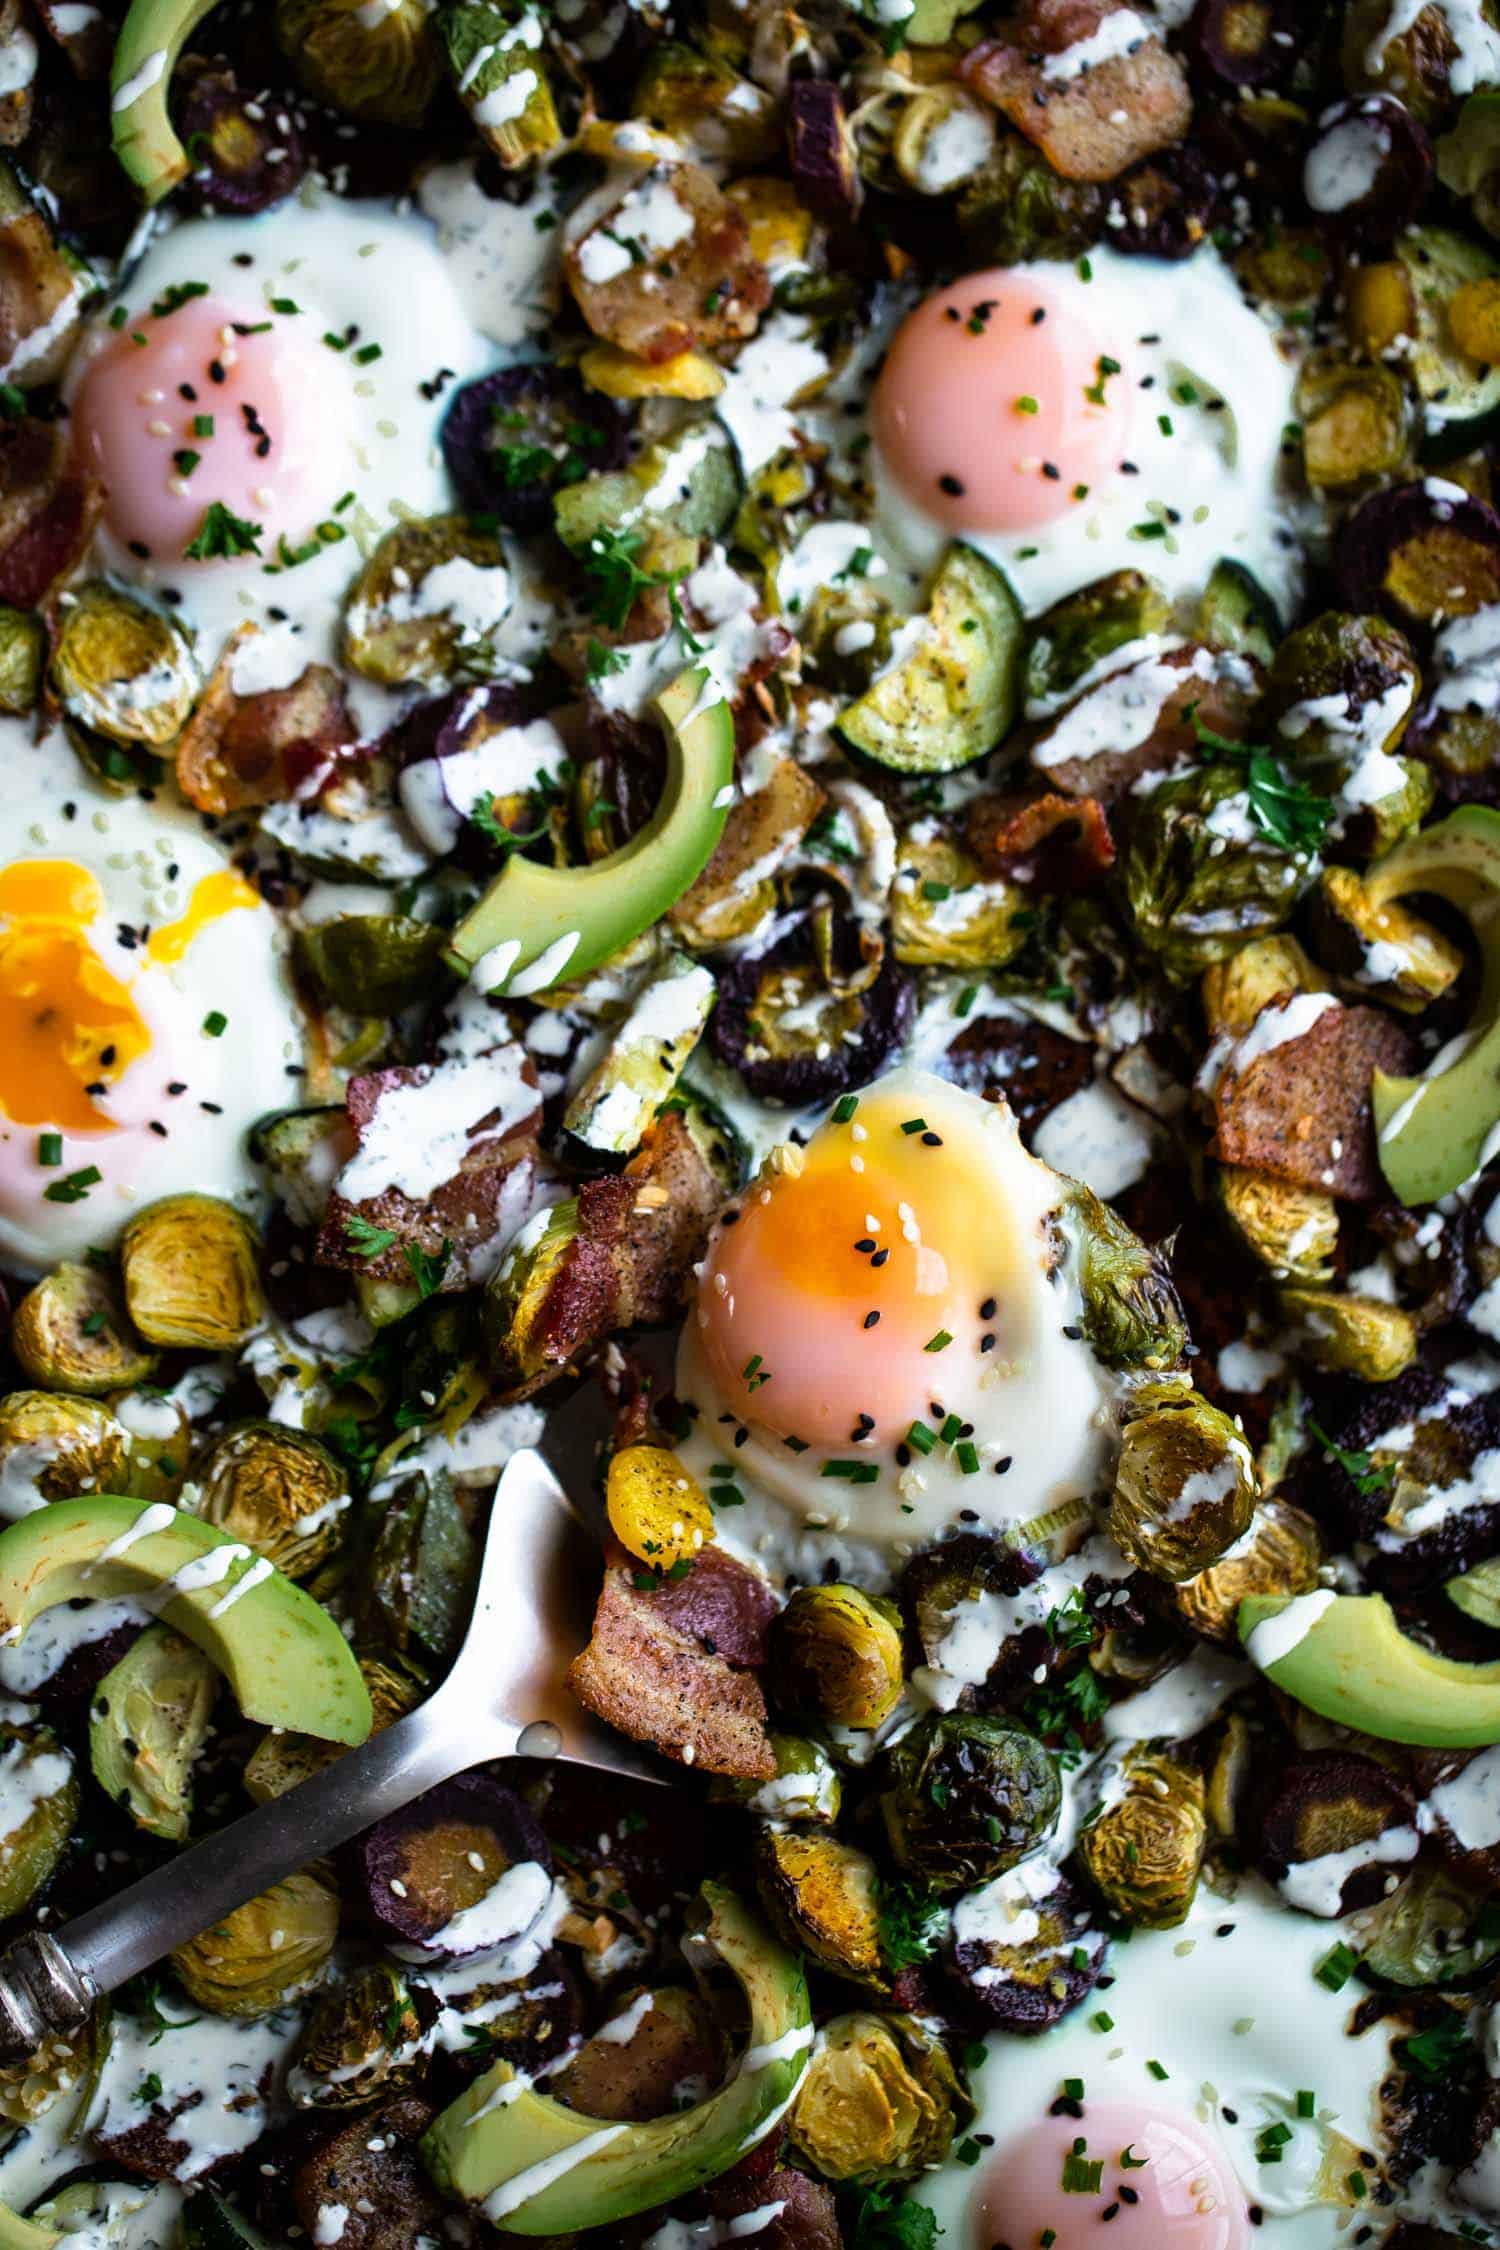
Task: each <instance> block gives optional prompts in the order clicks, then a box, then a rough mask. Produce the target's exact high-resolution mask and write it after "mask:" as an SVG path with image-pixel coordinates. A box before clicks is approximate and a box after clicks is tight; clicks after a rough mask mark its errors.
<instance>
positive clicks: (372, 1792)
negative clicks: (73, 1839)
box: [0, 1683, 519, 2063]
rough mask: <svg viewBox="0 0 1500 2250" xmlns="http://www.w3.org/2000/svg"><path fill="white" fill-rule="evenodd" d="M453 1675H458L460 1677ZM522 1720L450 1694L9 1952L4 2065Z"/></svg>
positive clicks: (497, 1753) (494, 1750)
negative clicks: (463, 1702)
mask: <svg viewBox="0 0 1500 2250" xmlns="http://www.w3.org/2000/svg"><path fill="white" fill-rule="evenodd" d="M450 1684H451V1683H450ZM518 1733H519V1730H518V1729H517V1728H515V1727H513V1726H510V1725H508V1723H507V1722H506V1721H504V1720H497V1719H494V1718H493V1717H491V1715H490V1714H489V1713H487V1712H482V1711H479V1712H476V1711H475V1709H474V1707H473V1704H472V1702H471V1703H469V1706H468V1708H467V1709H461V1708H460V1706H459V1702H458V1699H457V1698H455V1697H452V1696H450V1695H448V1694H445V1693H443V1692H441V1691H440V1692H439V1693H438V1694H437V1695H435V1696H433V1697H432V1698H431V1700H430V1701H429V1702H427V1703H425V1704H423V1706H422V1707H421V1709H420V1710H417V1711H413V1712H411V1713H409V1714H408V1716H407V1717H406V1718H404V1719H399V1720H398V1721H397V1722H396V1724H395V1725H394V1726H391V1727H387V1728H386V1729H385V1731H384V1733H382V1734H376V1735H372V1736H371V1737H370V1739H369V1741H368V1742H366V1743H364V1744H362V1745H361V1747H360V1748H359V1749H357V1750H350V1751H346V1752H345V1753H344V1754H343V1755H342V1756H341V1757H338V1758H335V1759H334V1760H333V1761H332V1763H331V1764H329V1765H327V1766H325V1767H324V1768H323V1770H322V1772H321V1773H316V1774H313V1775H312V1776H311V1777H310V1778H309V1779H308V1780H306V1781H303V1782H299V1783H298V1785H297V1787H296V1788H295V1789H290V1790H288V1791H287V1792H286V1794H285V1795H284V1796H281V1797H276V1798H273V1799H272V1800H271V1802H270V1803H269V1804H264V1805H260V1806H258V1807H257V1808H256V1810H255V1811H254V1812H252V1813H247V1814H246V1815H245V1816H244V1818H243V1819H241V1820H236V1821H232V1822H231V1823H230V1824H229V1826H228V1827H227V1828H221V1829H220V1830H219V1831H218V1832H217V1833H216V1834H215V1835H212V1836H206V1837H204V1839H203V1841H202V1843H199V1844H194V1845H193V1846H192V1848H191V1850H189V1851H186V1852H182V1853H179V1855H178V1856H177V1858H175V1859H174V1860H171V1861H170V1862H169V1863H168V1864H167V1865H166V1866H164V1867H158V1868H153V1869H152V1871H151V1872H150V1874H148V1875H143V1876H142V1877H141V1878H140V1880H139V1881H138V1882H135V1883H132V1884H131V1885H130V1886H129V1888H128V1889H126V1890H123V1891H120V1892H119V1893H118V1894H117V1895H116V1896H115V1897H113V1898H110V1899H106V1900H105V1901H104V1902H103V1903H102V1904H101V1905H99V1906H95V1907H91V1908H90V1909H89V1911H88V1912H87V1913H86V1914H80V1915H78V1916H76V1917H75V1919H74V1920H73V1921H71V1922H68V1923H65V1924H64V1926H63V1927H62V1928H61V1929H60V1930H57V1931H53V1932H46V1931H35V1932H32V1933H30V1934H28V1935H27V1936H25V1937H22V1938H20V1939H18V1940H17V1942H16V1943H15V1944H14V1945H12V1946H10V1947H9V1948H7V1950H6V1952H5V1953H4V1954H3V1955H0V2063H9V2062H16V2061H20V2060H21V2059H22V2058H23V2057H24V2056H26V2055H29V2054H32V2053H34V2052H35V2050H36V2048H37V2047H38V2046H39V2045H40V2043H41V2041H42V2040H43V2039H44V2038H45V2037H46V2036H47V2034H48V2033H49V2032H58V2033H63V2034H66V2033H68V2032H72V2031H76V2030H77V2029H78V2028H79V2027H80V2025H82V2024H83V2023H84V2022H85V2021H86V2020H87V2018H88V2016H89V2015H90V2013H91V2012H92V2009H93V2006H94V2003H95V2001H96V2000H98V1998H99V1997H100V1995H101V1994H103V1993H106V1992H113V1991H114V1990H115V1989H116V1987H117V1986H119V1985H122V1984H124V1983H125V1982H126V1980H127V1979H128V1978H130V1977H133V1976H135V1975H137V1974H138V1973H139V1971H140V1970H142V1969H146V1968H149V1967H150V1966H151V1964H152V1962H153V1961H160V1960H161V1959H162V1958H163V1957H164V1956H165V1955H166V1954H168V1953H170V1952H171V1951H172V1948H173V1947H174V1946H177V1945H182V1944H185V1943H186V1942H187V1940H188V1939H190V1938H194V1937H196V1936H197V1935H198V1934H199V1932H200V1931H202V1930H206V1929H208V1928H210V1927H211V1925H212V1924H213V1923H215V1922H217V1921H221V1920H222V1919H223V1917H224V1916H225V1915H226V1914H229V1913H232V1912H233V1910H234V1909H235V1907H237V1906H243V1905H244V1903H245V1901H246V1900H247V1899H251V1898H254V1897H255V1896H256V1895H257V1893H258V1892H260V1891H263V1890H265V1889H267V1888H268V1887H269V1885H270V1884H272V1883H274V1882H276V1881H278V1880H279V1879H280V1878H281V1877H282V1876H284V1875H285V1874H286V1872H287V1870H288V1869H289V1868H292V1867H300V1866H303V1865H304V1864H305V1863H306V1862H307V1861H308V1860H310V1859H317V1858H320V1857H321V1856H322V1855H323V1854H324V1853H325V1852H331V1851H333V1850H335V1849H336V1847H337V1846H338V1845H340V1844H346V1843H347V1842H348V1841H349V1839H350V1837H351V1836H357V1835H359V1833H360V1832H361V1830H362V1829H365V1828H368V1827H370V1826H371V1825H372V1824H373V1823H374V1822H375V1821H377V1820H380V1819H382V1818H383V1817H384V1816H385V1815H386V1814H387V1813H389V1812H394V1811H395V1810H396V1809H397V1808H398V1807H399V1806H402V1805H405V1804H409V1803H410V1801H411V1800H412V1798H413V1797H418V1796H420V1795H421V1793H422V1791H423V1790H424V1789H431V1788H432V1787H433V1786H434V1785H435V1784H436V1783H437V1782H439V1781H446V1780H447V1779H448V1777H449V1775H450V1774H454V1773H458V1772H461V1771H462V1770H463V1768H464V1767H466V1766H470V1765H473V1764H474V1762H475V1761H476V1759H479V1758H499V1757H505V1756H507V1755H508V1754H509V1753H510V1752H512V1751H513V1750H514V1749H515V1745H516V1739H517V1735H518Z"/></svg>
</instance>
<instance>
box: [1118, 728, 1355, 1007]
mask: <svg viewBox="0 0 1500 2250" xmlns="http://www.w3.org/2000/svg"><path fill="white" fill-rule="evenodd" d="M1262 755H1264V754H1263V753H1262ZM1265 767H1266V768H1267V769H1269V770H1268V771H1266V772H1265V773H1264V778H1263V780H1262V782H1261V792H1260V803H1261V805H1262V806H1263V808H1264V812H1263V814H1262V817H1261V818H1257V817H1256V810H1255V808H1256V803H1257V795H1256V786H1255V785H1256V778H1257V769H1256V766H1255V754H1254V753H1252V755H1251V758H1250V760H1249V761H1247V764H1244V765H1242V764H1240V763H1238V762H1231V761H1229V760H1225V761H1223V762H1221V763H1216V764H1213V765H1206V766H1203V767H1201V768H1200V769H1199V770H1198V771H1197V772H1196V773H1186V774H1182V775H1180V776H1179V777H1178V778H1176V779H1175V780H1170V781H1163V782H1160V783H1159V784H1158V785H1157V787H1156V788H1155V789H1153V790H1152V792H1151V794H1150V795H1149V796H1148V797H1147V798H1146V799H1145V801H1144V803H1143V805H1142V807H1141V811H1140V814H1139V816H1138V818H1137V820H1136V822H1135V826H1134V828H1133V831H1132V835H1131V843H1130V850H1129V852H1128V854H1127V856H1126V860H1125V897H1126V904H1127V906H1128V908H1129V912H1130V920H1131V924H1132V927H1133V929H1134V932H1135V936H1136V938H1137V940H1138V941H1139V943H1140V944H1141V945H1143V946H1144V947H1145V949H1146V951H1147V952H1148V953H1153V954H1155V956H1156V958H1157V959H1158V960H1159V961H1160V963H1161V965H1162V967H1163V968H1164V969H1165V970H1166V972H1167V974H1168V976H1170V977H1173V978H1175V979H1177V980H1178V981H1179V982H1183V983H1185V982H1186V981H1187V980H1188V979H1189V978H1190V977H1194V976H1196V975H1197V974H1198V973H1199V971H1200V970H1202V969H1205V968H1207V967H1208V966H1209V964H1210V963H1211V962H1213V961H1222V960H1223V959H1224V957H1225V956H1226V954H1230V953H1233V952H1234V951H1235V950H1236V948H1237V947H1238V946H1240V945H1242V944H1243V943H1244V941H1245V939H1246V938H1247V937H1254V936H1256V935H1257V934H1258V933H1259V932H1260V931H1263V930H1274V929H1276V928H1278V927H1279V926H1280V924H1281V923H1283V922H1284V921H1286V920H1287V918H1288V916H1289V915H1290V914H1291V912H1292V909H1293V907H1294V906H1295V905H1296V903H1297V900H1298V898H1299V896H1300V895H1301V893H1302V891H1303V889H1304V888H1305V886H1306V884H1307V882H1308V880H1309V878H1310V875H1311V872H1312V859H1313V851H1314V848H1315V843H1316V838H1315V837H1314V836H1313V834H1312V828H1313V826H1316V829H1317V833H1318V835H1321V833H1322V829H1323V826H1324V822H1325V819H1326V812H1327V808H1326V805H1325V804H1324V803H1323V800H1321V799H1319V798H1317V797H1313V796H1310V793H1308V792H1306V791H1305V790H1302V789H1301V788H1300V787H1299V785H1297V784H1296V783H1294V782H1288V781H1287V780H1286V778H1285V777H1284V776H1282V775H1281V772H1280V769H1279V768H1278V767H1277V764H1276V761H1275V760H1274V759H1272V758H1266V759H1265ZM1288 792H1290V800H1288ZM1304 800H1306V802H1307V804H1308V806H1309V808H1313V807H1316V808H1319V817H1318V818H1317V819H1316V821H1315V822H1313V821H1311V820H1309V822H1308V823H1307V824H1306V825H1305V826H1304V823H1303V821H1302V819H1301V817H1300V814H1301V811H1302V808H1303V803H1304ZM1283 805H1284V807H1285V811H1286V813H1287V815H1288V818H1287V820H1286V821H1284V822H1283V821H1280V820H1278V819H1277V817H1276V816H1277V814H1278V813H1279V812H1280V810H1281V809H1282V807H1283ZM1265 814H1269V815H1270V816H1271V821H1272V825H1274V826H1275V827H1276V829H1277V832H1278V833H1280V834H1285V835H1286V836H1287V837H1288V839H1289V844H1282V843H1279V842H1277V841H1275V840H1274V838H1273V836H1272V835H1270V834H1268V833H1267V831H1266V827H1265V825H1263V820H1264V817H1265Z"/></svg>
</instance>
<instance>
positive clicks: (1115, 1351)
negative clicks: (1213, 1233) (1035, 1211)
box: [1064, 1181, 1188, 1374]
mask: <svg viewBox="0 0 1500 2250" xmlns="http://www.w3.org/2000/svg"><path fill="white" fill-rule="evenodd" d="M1064 1225H1065V1228H1066V1232H1067V1234H1068V1237H1069V1239H1070V1241H1071V1243H1072V1244H1073V1246H1074V1254H1075V1256H1076V1258H1077V1261H1078V1287H1079V1291H1080V1293H1081V1295H1082V1298H1083V1332H1084V1335H1085V1336H1086V1337H1087V1339H1088V1341H1089V1344H1090V1346H1091V1348H1092V1349H1093V1351H1094V1352H1095V1353H1096V1354H1097V1356H1098V1357H1099V1358H1100V1359H1102V1360H1103V1362H1104V1364H1105V1366H1106V1367H1116V1368H1139V1369H1147V1370H1149V1371H1150V1372H1152V1373H1153V1374H1161V1373H1163V1372H1164V1371H1165V1370H1166V1369H1167V1368H1170V1367H1175V1366H1177V1364H1178V1362H1179V1361H1180V1360H1181V1358H1182V1355H1183V1353H1184V1351H1185V1350H1186V1348H1187V1340H1188V1339H1187V1322H1186V1320H1185V1319H1184V1317H1183V1311H1182V1306H1181V1304H1180V1302H1179V1301H1178V1296H1177V1292H1176V1290H1175V1289H1174V1288H1173V1286H1172V1280H1171V1275H1170V1273H1169V1271H1168V1268H1167V1261H1166V1259H1165V1257H1164V1256H1163V1255H1162V1253H1161V1252H1160V1251H1158V1250H1153V1249H1151V1248H1149V1247H1148V1246H1147V1244H1146V1243H1144V1242H1142V1240H1141V1238H1140V1236H1139V1235H1137V1234H1133V1233H1132V1232H1131V1230H1130V1228H1129V1227H1128V1226H1126V1224H1125V1221H1124V1220H1123V1219H1122V1218H1120V1217H1118V1216H1117V1214H1116V1213H1115V1212H1113V1211H1112V1210H1111V1209H1110V1207H1109V1205H1108V1204H1107V1203H1103V1202H1101V1201H1100V1199H1099V1197H1098V1196H1097V1195H1095V1194H1094V1192H1093V1190H1092V1189H1091V1188H1086V1187H1084V1186H1082V1185H1081V1184H1080V1183H1079V1182H1077V1181H1074V1182H1073V1183H1072V1184H1071V1185H1070V1187H1069V1190H1068V1199H1067V1206H1066V1215H1065V1219H1064Z"/></svg>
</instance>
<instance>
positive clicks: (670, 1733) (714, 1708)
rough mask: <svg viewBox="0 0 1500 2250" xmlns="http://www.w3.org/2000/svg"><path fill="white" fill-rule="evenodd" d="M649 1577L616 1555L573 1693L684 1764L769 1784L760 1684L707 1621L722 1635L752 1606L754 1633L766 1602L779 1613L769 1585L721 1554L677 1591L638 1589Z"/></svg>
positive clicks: (573, 1678)
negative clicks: (696, 1586) (695, 1586)
mask: <svg viewBox="0 0 1500 2250" xmlns="http://www.w3.org/2000/svg"><path fill="white" fill-rule="evenodd" d="M700 1574H701V1575H702V1576H703V1578H704V1582H705V1583H704V1588H703V1589H700V1593H699V1595H698V1597H696V1600H695V1601H694V1602H693V1603H692V1604H689V1605H687V1606H684V1603H683V1594H684V1588H685V1587H687V1586H688V1585H690V1584H691V1583H692V1581H693V1579H695V1578H698V1577H699V1576H700ZM647 1576H649V1573H643V1572H642V1571H641V1570H640V1569H639V1567H638V1566H637V1565H635V1564H633V1563H632V1562H631V1560H630V1558H629V1556H628V1555H625V1554H624V1553H623V1552H622V1551H621V1550H620V1549H618V1548H616V1549H613V1550H612V1551H611V1554H610V1557H609V1559H608V1561H607V1563H606V1566H605V1572H604V1585H603V1587H602V1589H601V1591H600V1595H599V1606H598V1608H597V1609H596V1610H595V1612H594V1629H593V1634H592V1636H591V1638H590V1640H589V1644H588V1647H587V1648H586V1649H584V1651H583V1653H582V1654H581V1655H580V1656H576V1657H575V1658H574V1659H573V1662H572V1664H571V1665H570V1666H569V1669H568V1684H569V1686H570V1687H571V1688H572V1690H573V1693H574V1694H575V1695H576V1696H577V1698H578V1700H579V1702H580V1703H582V1704H584V1705H585V1706H586V1707H587V1708H588V1709H589V1710H590V1711H592V1712H594V1713H595V1715H596V1716H597V1717H599V1718H601V1719H603V1720H604V1721H605V1722H606V1724H607V1725H609V1726H612V1727H615V1728H617V1729H618V1730H619V1732H620V1733H621V1734H628V1735H629V1736H630V1737H631V1739H632V1740H633V1741H636V1742H649V1743H651V1744H652V1745H653V1747H654V1748H656V1749H658V1750H660V1751H661V1752H662V1754H663V1755H664V1756H665V1757H668V1758H671V1759H673V1760H674V1761H675V1762H676V1763H677V1764H678V1765H691V1766H696V1767H699V1768H701V1769H702V1771H704V1772H705V1773H725V1774H733V1775H735V1776H736V1777H738V1778H741V1779H744V1780H750V1781H769V1780H770V1778H771V1776H772V1775H773V1774H774V1773H775V1771H776V1759H775V1756H774V1754H773V1752H772V1749H771V1744H770V1740H769V1737H768V1736H767V1733H766V1699H765V1697H764V1695H763V1694H762V1693H761V1688H760V1682H759V1681H758V1680H757V1679H756V1677H755V1675H754V1673H753V1672H752V1671H749V1670H747V1669H742V1668H739V1667H737V1666H736V1665H735V1663H733V1662H732V1661H731V1659H730V1657H729V1655H728V1654H726V1653H724V1649H723V1647H722V1646H721V1645H720V1644H718V1643H717V1641H716V1638H715V1635H714V1634H713V1633H710V1632H707V1631H706V1626H705V1625H704V1623H703V1622H702V1621H703V1620H705V1619H706V1618H707V1617H709V1616H712V1617H713V1618H714V1619H715V1621H716V1623H717V1624H718V1627H719V1630H720V1631H722V1630H723V1629H724V1626H723V1616H724V1615H725V1614H727V1613H729V1612H730V1611H732V1610H733V1609H734V1608H735V1606H736V1605H745V1607H746V1617H747V1621H749V1622H747V1625H746V1630H747V1631H749V1632H753V1631H754V1630H755V1625H754V1623H753V1621H754V1620H757V1619H760V1618H761V1616H762V1611H763V1605H764V1604H765V1603H767V1602H769V1603H770V1604H771V1606H772V1607H774V1606H775V1602H774V1597H773V1596H772V1595H771V1594H770V1591H769V1588H767V1587H765V1586H764V1585H763V1584H762V1582H761V1581H760V1580H759V1579H757V1578H756V1577H755V1575H754V1573H753V1572H752V1571H749V1570H747V1569H746V1568H745V1566H744V1564H743V1563H738V1562H736V1561H735V1560H734V1558H733V1556H732V1555H727V1554H725V1553H724V1551H723V1549H722V1548H719V1547H705V1548H703V1549H702V1551H701V1552H700V1554H699V1555H698V1558H697V1560H696V1561H695V1563H694V1564H693V1567H692V1570H691V1571H690V1572H689V1574H688V1576H687V1578H686V1579H684V1580H682V1581H680V1582H679V1583H678V1584H677V1585H675V1586H664V1587H662V1588H661V1589H660V1590H659V1591H653V1590H652V1589H651V1588H650V1587H649V1586H647V1585H643V1584H641V1583H639V1581H640V1580H641V1579H642V1578H644V1577H647ZM695 1620H697V1621H698V1622H699V1629H698V1630H695V1629H694V1621H695ZM759 1630H760V1631H761V1632H763V1631H764V1624H763V1623H761V1624H760V1625H759ZM711 1643H713V1645H710V1644H711Z"/></svg>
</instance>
